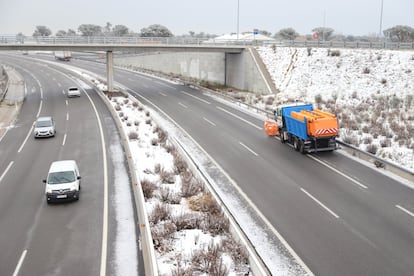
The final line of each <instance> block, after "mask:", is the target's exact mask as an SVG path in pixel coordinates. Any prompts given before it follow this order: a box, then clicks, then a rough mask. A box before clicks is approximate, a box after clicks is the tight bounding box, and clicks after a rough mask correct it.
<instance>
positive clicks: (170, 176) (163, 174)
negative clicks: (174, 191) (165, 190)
mask: <svg viewBox="0 0 414 276" xmlns="http://www.w3.org/2000/svg"><path fill="white" fill-rule="evenodd" d="M159 175H160V181H161V183H167V184H173V183H174V182H175V175H174V173H172V172H169V171H167V170H165V169H164V168H163V167H161V169H160V173H159Z"/></svg>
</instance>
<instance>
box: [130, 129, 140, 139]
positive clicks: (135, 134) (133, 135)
mask: <svg viewBox="0 0 414 276" xmlns="http://www.w3.org/2000/svg"><path fill="white" fill-rule="evenodd" d="M128 138H129V140H137V139H138V133H137V132H136V131H130V132H129V133H128Z"/></svg>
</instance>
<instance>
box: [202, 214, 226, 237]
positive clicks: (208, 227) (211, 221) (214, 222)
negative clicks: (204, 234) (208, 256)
mask: <svg viewBox="0 0 414 276" xmlns="http://www.w3.org/2000/svg"><path fill="white" fill-rule="evenodd" d="M229 225H230V223H229V220H228V219H227V218H226V217H225V216H224V214H223V213H222V212H220V213H218V214H213V213H207V214H206V217H205V218H204V220H203V221H202V222H201V225H200V226H201V228H202V229H203V230H204V231H208V232H209V233H210V234H212V235H213V236H217V235H221V234H223V233H227V232H228V231H229Z"/></svg>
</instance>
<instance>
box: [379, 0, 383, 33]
mask: <svg viewBox="0 0 414 276" xmlns="http://www.w3.org/2000/svg"><path fill="white" fill-rule="evenodd" d="M383 11H384V0H381V13H380V26H379V34H378V38H380V37H381V35H382V12H383Z"/></svg>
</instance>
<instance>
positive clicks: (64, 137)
mask: <svg viewBox="0 0 414 276" xmlns="http://www.w3.org/2000/svg"><path fill="white" fill-rule="evenodd" d="M65 143H66V133H65V135H63V142H62V147H63V146H64V145H65Z"/></svg>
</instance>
